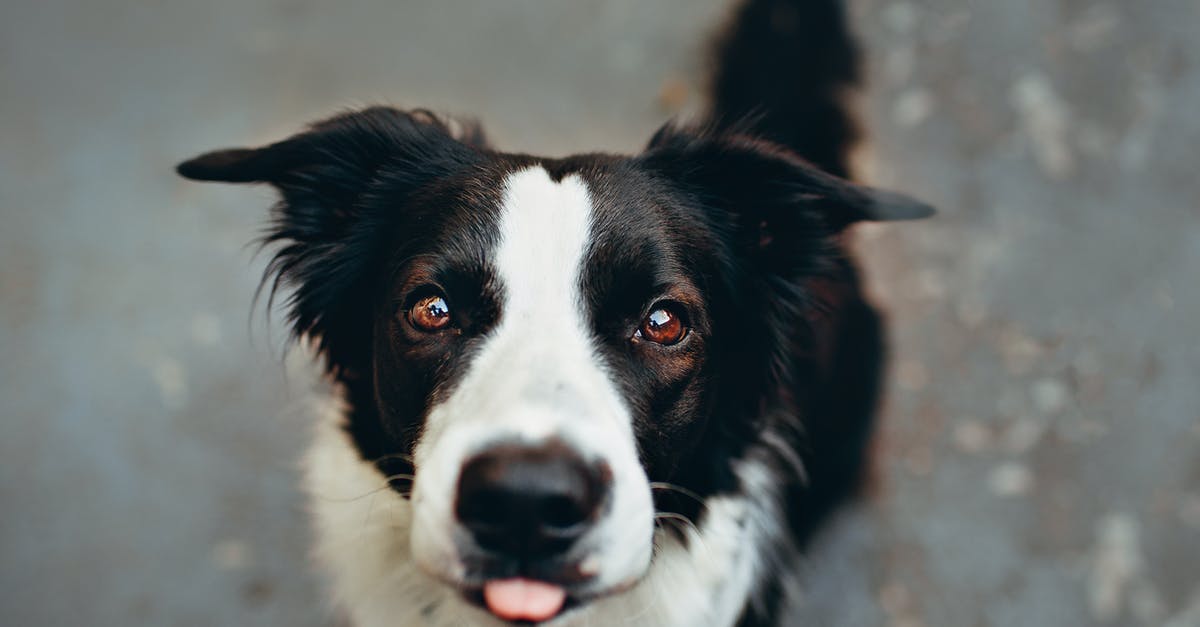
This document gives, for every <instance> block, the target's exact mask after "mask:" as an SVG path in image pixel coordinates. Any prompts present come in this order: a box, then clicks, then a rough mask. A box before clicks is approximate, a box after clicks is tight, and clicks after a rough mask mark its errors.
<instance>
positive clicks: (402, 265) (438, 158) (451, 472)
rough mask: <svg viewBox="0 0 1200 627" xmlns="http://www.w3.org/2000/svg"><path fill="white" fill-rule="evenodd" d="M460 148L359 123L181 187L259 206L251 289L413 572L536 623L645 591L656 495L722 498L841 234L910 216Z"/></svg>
mask: <svg viewBox="0 0 1200 627" xmlns="http://www.w3.org/2000/svg"><path fill="white" fill-rule="evenodd" d="M481 143H482V142H481V140H480V139H479V138H478V136H477V135H474V136H468V137H455V136H454V135H453V134H452V133H451V132H450V130H449V128H448V127H447V126H446V125H445V124H444V123H442V122H440V121H438V120H437V119H435V118H433V117H432V116H429V115H427V114H423V113H415V114H407V113H402V112H398V111H394V110H389V109H370V110H367V111H363V112H360V113H356V114H349V115H345V116H341V117H339V118H334V119H332V120H329V121H326V122H323V123H321V124H318V125H316V126H314V127H313V128H312V129H311V130H310V131H309V132H307V133H304V134H302V135H298V136H296V137H294V138H292V139H289V140H287V141H284V142H281V143H279V144H275V145H272V146H268V147H266V148H262V149H258V150H233V151H222V152H218V153H210V154H208V155H204V156H202V157H199V158H197V159H195V160H192V161H190V162H188V163H185V164H184V165H182V166H181V168H180V171H181V173H183V174H184V175H185V176H189V177H192V178H199V179H205V180H222V181H237V182H269V183H272V184H274V185H275V186H276V187H277V188H279V190H280V191H281V193H282V196H283V202H282V203H281V204H280V206H279V207H278V209H277V213H276V226H275V229H274V231H273V235H272V239H276V240H280V241H283V242H284V246H283V248H282V249H281V252H280V253H279V255H278V256H277V257H276V259H275V262H274V263H273V265H272V268H271V271H270V272H271V273H272V274H273V276H274V277H275V278H274V280H276V281H282V282H285V283H287V284H289V285H291V286H292V287H293V288H294V290H295V292H294V297H293V300H292V303H291V307H292V309H291V314H292V319H293V321H294V323H295V327H296V330H297V333H298V334H304V335H308V336H311V337H312V338H313V339H315V340H316V341H317V342H318V346H319V348H320V349H321V350H322V351H323V352H324V354H325V355H326V357H327V359H328V363H329V366H330V370H331V372H333V373H334V374H335V376H337V377H338V378H339V379H340V380H341V381H342V382H343V383H344V384H345V385H346V386H347V387H348V388H349V389H350V390H351V400H352V403H353V405H354V406H353V408H352V411H351V425H350V429H351V431H352V433H353V434H354V436H355V442H356V443H357V444H358V446H359V448H360V449H361V451H360V452H361V454H362V456H363V458H364V459H365V460H367V461H369V462H372V463H374V464H375V465H376V467H377V468H378V469H379V471H380V476H381V477H382V478H386V479H387V480H389V481H390V482H391V484H392V486H393V487H394V488H395V489H396V490H397V491H398V492H399V493H400V494H401V495H402V496H404V497H405V498H409V499H410V502H411V507H412V521H413V522H412V526H411V537H410V538H409V542H410V543H411V555H412V556H413V558H414V559H415V561H416V562H417V564H418V565H419V566H420V567H421V568H422V569H423V570H424V571H425V572H426V573H427V574H429V575H430V576H432V577H434V578H436V579H438V580H440V581H442V582H444V583H446V584H447V585H449V586H453V587H455V588H457V589H458V590H460V591H461V592H462V593H463V595H464V596H465V597H466V598H467V599H468V600H471V601H473V602H475V603H477V604H479V605H481V606H483V607H486V608H487V609H488V610H489V611H491V612H492V613H493V614H495V615H497V616H499V617H501V618H505V619H509V620H532V621H542V620H547V619H549V618H552V617H554V616H556V615H557V614H559V613H560V612H563V611H565V610H566V609H568V608H570V607H572V606H577V605H585V604H587V603H588V602H589V601H591V600H593V599H596V598H599V597H603V596H606V595H610V594H613V593H616V592H618V591H621V590H624V589H627V588H629V587H630V586H632V585H634V584H635V583H636V582H637V581H638V580H639V578H641V577H642V576H643V575H644V574H645V572H646V571H647V569H648V568H649V566H650V564H651V561H652V558H653V552H654V550H653V542H654V536H655V532H656V527H657V525H656V515H657V514H658V513H660V512H662V511H664V510H669V509H672V505H671V504H672V503H674V502H676V501H673V500H672V499H671V498H669V495H664V494H659V493H658V492H659V489H661V488H666V487H667V486H668V484H669V485H670V487H671V489H672V490H673V492H672V494H674V495H675V496H676V497H678V495H679V494H683V495H684V497H682V498H683V500H685V501H688V500H695V499H703V498H704V497H705V496H707V495H710V494H713V493H717V492H719V491H721V490H722V489H725V488H727V487H728V485H727V484H728V482H729V481H730V478H729V468H728V465H729V462H730V461H731V460H732V459H734V458H736V456H737V454H738V452H739V451H740V450H741V448H742V447H743V446H745V445H746V444H748V443H749V442H751V441H753V439H754V438H755V428H756V425H755V424H753V422H752V421H750V418H751V417H752V416H754V415H756V414H758V413H761V412H762V411H763V409H764V407H766V406H769V405H770V404H772V403H774V402H782V401H780V399H777V398H776V396H777V393H778V390H776V389H775V388H776V387H778V385H779V384H780V382H779V381H778V379H777V372H776V370H777V366H778V361H779V360H780V359H785V358H787V357H784V356H782V351H783V350H784V347H788V348H789V349H790V347H792V346H793V340H794V338H793V337H792V334H793V331H796V329H797V328H798V327H801V326H803V325H804V322H803V320H804V319H805V316H806V312H805V311H804V310H803V309H804V308H805V307H815V306H817V305H816V303H815V300H816V296H815V294H817V291H813V292H812V293H805V292H804V290H805V285H806V283H805V281H807V280H809V279H814V280H820V279H821V277H822V272H823V271H825V270H826V269H828V268H829V267H832V265H833V264H834V262H835V260H836V257H837V255H838V254H839V251H840V248H839V247H838V246H837V245H836V241H837V235H838V233H839V232H840V231H841V230H842V228H843V227H845V226H846V225H847V224H849V223H851V222H853V221H856V220H860V219H866V218H876V219H878V218H892V217H918V216H919V215H923V214H925V213H926V212H927V208H926V207H924V206H923V205H920V204H919V203H916V202H914V201H910V200H908V199H906V198H902V197H898V196H894V195H888V194H883V193H879V192H875V191H874V190H869V189H866V188H862V187H858V186H854V185H851V184H850V183H848V182H845V181H842V180H840V179H836V178H833V177H830V176H828V175H825V174H823V173H821V172H819V171H817V170H815V169H813V168H812V167H810V166H808V165H807V164H805V163H804V162H803V161H801V160H800V159H798V158H797V157H795V156H794V155H791V154H789V153H787V152H785V151H783V150H781V149H778V148H775V147H773V146H770V145H767V144H763V143H761V142H756V141H754V140H750V139H747V138H741V137H736V136H733V137H728V136H727V137H712V136H707V135H704V134H703V133H696V134H690V133H686V132H680V131H666V132H662V133H660V135H659V136H657V137H656V138H655V139H654V140H653V141H652V142H651V146H650V147H649V148H648V149H647V151H646V152H645V153H643V154H641V155H638V156H635V157H628V158H626V157H614V156H602V155H585V156H579V157H572V158H568V159H558V160H553V159H539V158H534V157H529V156H523V155H506V154H501V153H495V152H492V151H490V150H487V149H484V148H482V147H481ZM785 396H786V394H785ZM678 507H679V508H680V509H687V508H688V507H691V508H692V509H691V510H690V511H692V512H694V511H695V508H696V507H697V504H696V503H691V504H690V505H679V506H678Z"/></svg>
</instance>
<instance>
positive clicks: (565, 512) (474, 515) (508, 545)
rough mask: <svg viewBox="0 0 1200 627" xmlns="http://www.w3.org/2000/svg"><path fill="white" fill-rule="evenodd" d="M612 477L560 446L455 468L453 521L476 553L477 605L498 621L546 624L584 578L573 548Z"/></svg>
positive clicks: (506, 453) (512, 449)
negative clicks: (457, 471) (478, 573)
mask: <svg viewBox="0 0 1200 627" xmlns="http://www.w3.org/2000/svg"><path fill="white" fill-rule="evenodd" d="M611 484H612V472H611V470H610V469H609V468H608V466H607V465H606V464H604V463H603V462H596V463H588V462H587V461H585V460H584V459H582V458H581V457H580V456H579V455H578V454H577V453H575V452H574V451H573V450H572V449H571V448H569V447H568V446H566V445H565V444H563V443H561V442H559V441H557V440H550V441H548V442H546V443H543V444H540V445H537V446H529V445H524V444H502V445H496V446H491V447H489V448H488V449H486V450H484V451H482V452H480V453H478V454H476V455H475V456H473V457H471V458H470V459H468V460H467V461H466V463H464V464H463V467H462V472H461V474H460V476H459V480H458V486H457V498H456V504H455V515H456V517H457V518H458V522H459V523H460V524H461V525H462V527H463V528H464V529H465V530H466V532H467V535H469V536H470V539H471V542H472V543H473V545H474V547H473V548H474V549H476V550H477V551H478V552H479V553H481V554H482V555H484V556H486V557H483V558H481V559H480V560H479V563H480V564H481V567H480V570H481V571H482V573H481V574H482V576H483V578H484V579H485V580H486V581H485V583H484V585H483V587H482V590H481V593H482V598H481V599H479V600H480V601H482V602H483V604H484V605H485V606H486V607H487V609H488V610H489V611H491V612H492V613H493V614H496V615H497V616H499V617H501V618H504V619H506V620H530V621H542V620H547V619H549V618H551V617H553V616H555V615H556V614H558V613H559V612H560V611H562V609H563V608H564V605H565V604H566V589H567V587H568V586H570V585H573V584H578V583H583V582H584V581H586V580H587V578H588V577H589V573H588V572H587V571H586V568H582V567H581V563H580V562H581V559H582V558H581V557H580V556H579V555H577V553H578V552H577V551H573V549H575V548H576V545H577V542H578V541H579V540H580V539H581V538H582V537H584V536H585V535H586V534H587V532H588V531H589V530H591V529H592V527H593V526H594V525H595V524H596V522H597V521H598V520H599V519H600V517H601V515H602V514H603V512H604V510H605V507H606V505H607V503H608V501H609V494H610V491H611Z"/></svg>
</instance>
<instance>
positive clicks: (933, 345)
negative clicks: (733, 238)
mask: <svg viewBox="0 0 1200 627" xmlns="http://www.w3.org/2000/svg"><path fill="white" fill-rule="evenodd" d="M851 4H852V13H853V16H854V24H855V26H856V28H857V30H858V31H859V32H860V34H861V35H862V38H863V40H864V42H865V44H866V47H867V50H868V52H869V61H870V66H869V67H870V71H869V74H870V78H871V82H870V87H869V89H868V91H867V92H866V93H865V95H864V98H863V102H862V104H863V107H862V109H863V114H864V119H865V120H866V123H867V126H868V128H869V129H870V133H871V137H872V141H871V143H870V146H869V148H868V149H867V150H864V151H863V153H862V154H861V155H860V157H861V159H860V161H859V163H860V166H861V170H862V171H863V173H864V175H865V176H867V177H868V178H869V179H870V180H872V181H875V182H877V183H879V184H882V185H887V186H891V187H894V188H898V189H902V190H904V191H907V192H910V193H913V194H915V195H918V196H920V197H922V198H924V199H926V200H929V201H931V202H933V203H934V204H936V205H937V206H939V207H940V208H941V214H940V215H939V217H938V218H936V219H935V220H932V221H927V222H924V223H919V224H918V223H914V224H895V225H886V226H885V225H868V226H866V227H862V228H860V229H859V231H858V233H857V246H858V248H859V250H860V251H861V252H862V255H863V257H864V265H865V267H866V272H867V275H868V278H869V286H870V289H871V292H872V294H873V295H874V297H875V298H876V299H877V300H878V301H879V302H880V303H882V304H884V306H885V307H886V308H887V310H888V311H889V318H890V328H891V334H892V338H893V350H892V353H893V356H892V362H891V374H892V376H891V379H890V383H889V392H888V395H887V401H886V407H885V409H884V413H883V421H882V427H881V432H880V438H879V447H878V449H879V458H878V463H877V467H876V468H875V473H874V474H875V479H874V481H873V483H872V489H871V492H870V495H869V498H868V499H867V500H866V501H864V502H863V503H862V504H860V505H859V506H857V507H855V508H853V509H851V510H849V511H847V512H846V513H845V514H844V515H843V516H841V517H840V518H839V520H838V521H837V524H836V525H835V526H834V527H832V528H831V529H830V530H829V531H828V532H827V533H826V534H825V536H824V537H823V538H822V541H821V542H819V543H818V545H817V547H816V548H815V550H814V551H813V553H812V555H810V556H809V557H808V558H807V563H806V567H805V576H804V585H805V590H806V594H805V597H804V600H803V602H802V603H801V604H800V605H799V606H798V607H796V608H794V610H793V611H794V622H795V623H796V624H810V625H823V626H839V625H845V626H848V627H849V626H854V627H862V626H869V625H894V626H904V627H915V626H918V625H930V626H962V625H987V626H1003V625H1021V626H1030V625H1037V626H1040V625H1055V626H1057V625H1170V626H1172V627H1181V626H1185V625H1200V385H1197V379H1198V374H1200V289H1198V286H1200V281H1198V279H1197V271H1198V270H1200V181H1198V178H1200V177H1198V176H1197V162H1198V156H1200V148H1198V147H1200V113H1198V112H1200V38H1197V37H1196V33H1200V4H1197V3H1196V2H1195V0H1146V1H1145V2H1138V3H1129V2H1117V1H1115V0H1109V1H1104V0H1098V1H1086V0H1055V1H1053V2H1044V1H1043V2H1038V1H1035V0H1013V1H1011V2H1010V1H1006V2H975V1H971V2H959V1H955V0H921V1H917V0H852V2H851ZM726 12H727V6H726V3H725V2H724V0H660V1H658V2H654V3H646V2H637V1H634V0H609V1H607V2H604V3H598V2H573V3H566V2H558V3H544V2H536V1H534V0H507V1H506V2H503V3H500V2H488V1H487V0H440V1H439V2H437V3H432V2H429V3H416V2H394V1H393V2H385V1H382V0H351V1H348V2H342V3H337V4H336V5H334V4H332V3H317V2H312V1H311V0H255V1H253V2H248V1H244V0H210V1H209V2H205V3H196V2H190V3H188V2H182V1H180V0H141V1H134V0H112V1H109V2H103V3H100V2H85V1H83V0H42V1H37V0H6V1H5V2H4V3H2V4H0V86H2V90H3V96H0V212H2V213H0V216H2V222H0V225H2V226H0V353H2V354H3V355H4V358H3V359H0V502H3V503H5V504H6V505H5V506H4V508H3V510H4V513H3V514H0V624H4V625H63V624H87V625H113V626H117V625H131V624H148V625H214V624H218V625H247V626H253V625H285V624H286V625H294V626H297V627H302V626H306V625H330V624H337V621H338V619H337V618H336V616H335V614H334V612H333V611H332V610H331V608H330V607H329V606H328V604H327V603H326V602H324V601H323V599H324V595H323V594H322V592H321V588H320V580H319V575H317V574H316V573H314V572H313V571H312V569H311V568H310V567H309V566H308V562H307V559H306V547H307V545H308V542H307V538H308V528H307V523H306V519H305V516H304V512H303V507H304V506H303V502H302V498H301V495H300V492H299V489H298V487H297V472H298V466H297V458H298V456H299V454H300V451H301V450H302V449H303V446H304V444H305V441H306V438H307V432H308V428H309V427H308V424H307V423H306V420H305V418H304V413H303V411H302V410H303V401H304V398H305V396H306V395H307V394H308V393H309V392H310V391H311V390H312V389H313V388H314V387H316V386H318V385H319V384H318V379H317V377H316V374H315V371H314V370H313V368H312V367H311V366H310V365H309V364H308V362H307V359H306V357H305V355H304V354H303V352H302V351H290V352H289V351H287V350H286V348H285V345H284V342H283V339H282V335H283V334H282V331H281V329H282V324H281V322H280V317H279V314H278V312H264V311H263V307H262V306H261V304H260V306H259V307H258V309H252V304H253V303H252V295H253V292H254V288H255V286H256V284H257V281H258V277H259V275H260V273H261V271H262V269H263V266H264V264H265V261H266V260H265V257H264V256H263V255H261V254H259V255H256V254H255V249H254V247H253V246H252V245H251V242H252V241H253V239H254V237H255V235H256V234H257V233H258V232H259V229H260V228H261V227H262V225H263V220H264V217H265V211H266V208H267V207H268V206H269V204H270V202H271V194H270V193H269V191H267V190H260V189H247V188H232V187H219V186H202V185H195V184H189V183H186V182H184V181H182V180H179V179H177V178H176V177H175V176H174V175H173V173H172V171H171V167H172V166H173V164H174V163H176V162H177V161H178V160H180V159H182V158H185V157H189V156H192V155H194V154H196V153H198V152H201V151H203V150H207V149H210V148H216V147H222V146H229V145H246V144H255V143H262V142H266V141H270V140H273V139H277V138H280V137H283V136H285V135H287V134H289V133H291V132H293V131H295V130H296V129H298V128H299V127H300V126H301V125H302V124H303V123H304V122H306V121H309V120H312V119H315V118H318V117H321V116H324V115H327V114H329V113H331V112H334V111H337V110H339V109H341V108H344V107H348V106H357V105H362V104H367V103H376V102H388V103H394V104H397V105H401V106H423V107H429V108H433V109H436V110H441V111H447V112H453V113H466V114H472V115H475V116H477V117H478V118H480V119H481V120H482V121H483V123H484V125H485V126H486V127H487V128H488V130H489V131H490V134H491V135H492V137H493V139H494V141H495V142H496V143H497V144H498V145H499V146H501V147H503V148H505V149H510V150H514V151H533V152H540V153H549V154H567V153H570V152H577V151H584V150H589V151H590V150H596V149H601V150H612V151H622V152H631V151H635V150H637V149H638V148H639V146H640V145H641V144H642V143H643V142H644V141H645V139H646V138H648V137H649V135H650V133H651V132H652V131H653V130H654V129H655V128H656V127H657V126H658V125H660V124H661V123H662V122H663V121H664V120H666V119H667V118H669V117H671V116H673V115H680V114H686V113H687V112H688V111H694V110H696V109H698V108H699V106H700V93H701V92H700V88H699V85H700V83H701V80H702V77H703V75H704V65H705V61H704V54H703V53H704V48H703V41H704V38H705V36H706V35H707V34H708V33H710V32H711V31H712V29H713V28H714V26H715V25H716V24H717V23H718V22H719V21H720V19H721V17H722V16H723V15H725V14H726Z"/></svg>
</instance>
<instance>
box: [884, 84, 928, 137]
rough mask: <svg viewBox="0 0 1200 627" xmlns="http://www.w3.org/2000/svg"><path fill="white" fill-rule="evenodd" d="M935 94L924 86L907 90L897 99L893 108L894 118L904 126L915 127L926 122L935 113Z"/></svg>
mask: <svg viewBox="0 0 1200 627" xmlns="http://www.w3.org/2000/svg"><path fill="white" fill-rule="evenodd" d="M933 106H934V100H933V94H931V93H930V92H929V90H928V89H925V88H923V87H913V88H911V89H908V90H905V91H904V92H903V93H901V94H900V97H899V98H897V99H896V104H895V106H894V107H893V108H892V119H894V120H895V121H896V124H898V125H900V126H901V127H902V128H913V127H915V126H917V125H919V124H920V123H921V122H924V121H925V120H926V119H928V118H929V115H930V114H931V113H933Z"/></svg>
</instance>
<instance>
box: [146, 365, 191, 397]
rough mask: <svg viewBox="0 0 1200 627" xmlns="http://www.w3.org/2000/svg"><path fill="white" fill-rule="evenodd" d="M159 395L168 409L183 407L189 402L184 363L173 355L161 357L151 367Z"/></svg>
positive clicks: (151, 374) (151, 373)
mask: <svg viewBox="0 0 1200 627" xmlns="http://www.w3.org/2000/svg"><path fill="white" fill-rule="evenodd" d="M150 376H152V377H153V378H154V383H155V385H157V386H158V393H159V396H160V397H161V398H162V402H163V405H165V406H166V407H167V409H182V408H183V406H184V405H186V404H187V391H188V390H187V381H186V376H185V374H184V369H183V364H182V363H181V362H180V361H179V360H178V359H175V358H172V357H165V356H164V357H159V358H158V359H156V360H155V361H154V363H153V365H152V366H151V368H150Z"/></svg>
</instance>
